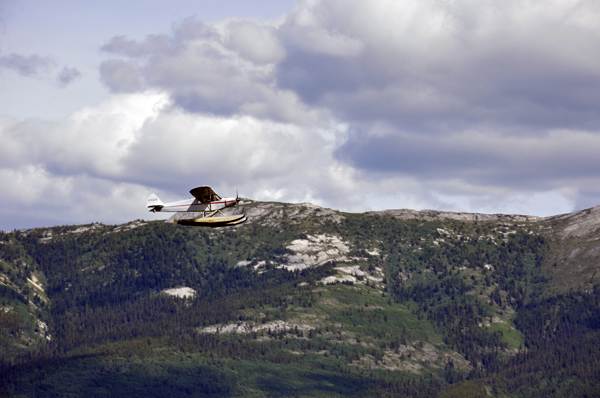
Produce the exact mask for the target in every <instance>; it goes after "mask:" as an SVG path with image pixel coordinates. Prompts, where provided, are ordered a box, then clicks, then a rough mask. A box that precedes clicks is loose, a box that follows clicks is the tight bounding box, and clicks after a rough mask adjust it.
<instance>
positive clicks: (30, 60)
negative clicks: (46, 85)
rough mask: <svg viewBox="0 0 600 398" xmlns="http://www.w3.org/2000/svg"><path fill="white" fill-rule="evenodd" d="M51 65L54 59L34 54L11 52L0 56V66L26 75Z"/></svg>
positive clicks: (37, 72)
mask: <svg viewBox="0 0 600 398" xmlns="http://www.w3.org/2000/svg"><path fill="white" fill-rule="evenodd" d="M53 65H54V61H52V59H51V58H48V57H42V56H39V55H36V54H34V55H28V56H25V55H21V54H15V53H12V54H9V55H2V56H0V68H5V69H10V70H13V71H15V72H17V73H18V74H20V75H22V76H26V77H33V76H36V75H38V74H39V73H40V72H46V71H47V70H48V69H49V68H50V67H51V66H53Z"/></svg>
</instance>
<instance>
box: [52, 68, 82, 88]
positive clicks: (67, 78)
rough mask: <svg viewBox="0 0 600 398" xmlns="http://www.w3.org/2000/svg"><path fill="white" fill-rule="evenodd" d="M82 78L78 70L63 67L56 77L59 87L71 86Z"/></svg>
mask: <svg viewBox="0 0 600 398" xmlns="http://www.w3.org/2000/svg"><path fill="white" fill-rule="evenodd" d="M80 77H81V72H80V71H79V69H77V68H68V67H66V66H65V67H63V68H62V69H61V71H60V72H58V75H57V76H56V81H57V83H58V85H59V87H66V86H68V85H69V84H71V83H72V82H73V81H74V80H76V79H78V78H80Z"/></svg>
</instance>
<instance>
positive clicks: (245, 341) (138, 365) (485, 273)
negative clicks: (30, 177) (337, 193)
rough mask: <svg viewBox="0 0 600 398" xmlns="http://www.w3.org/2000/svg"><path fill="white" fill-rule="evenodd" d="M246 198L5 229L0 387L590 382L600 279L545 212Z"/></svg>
mask: <svg viewBox="0 0 600 398" xmlns="http://www.w3.org/2000/svg"><path fill="white" fill-rule="evenodd" d="M249 209H250V211H252V210H253V209H258V210H261V209H262V210H267V211H264V212H262V213H260V214H262V215H261V216H257V217H255V218H254V219H252V218H251V219H250V221H248V222H247V223H245V224H243V225H241V226H239V227H236V228H222V229H214V230H211V229H199V228H185V227H181V226H177V225H173V224H167V223H164V222H149V223H144V222H141V221H135V222H132V223H129V224H125V225H121V226H107V225H101V224H92V225H87V226H77V227H68V226H63V227H54V228H40V229H32V230H27V231H15V232H12V233H2V234H0V266H1V267H2V268H1V274H2V283H1V284H0V307H1V308H2V310H1V311H0V357H1V360H0V396H1V395H5V396H40V397H46V396H48V397H50V396H52V397H54V396H92V397H94V396H131V397H135V396H150V397H151V396H408V397H421V396H422V397H431V396H436V395H438V394H439V396H440V397H454V396H461V397H468V396H473V397H479V396H488V395H491V396H551V397H560V396H584V395H585V394H587V395H589V396H592V395H594V394H598V393H599V392H600V390H599V389H598V387H597V386H598V385H599V384H600V383H599V381H600V372H599V371H598V369H600V349H598V347H600V318H599V315H598V314H600V299H599V298H598V297H600V294H599V293H600V287H598V286H596V287H593V286H592V287H591V288H590V286H589V281H588V282H586V283H588V284H587V285H585V289H574V290H572V291H570V292H562V293H560V294H557V290H556V288H555V287H554V286H555V282H554V281H553V279H552V273H551V272H549V271H548V261H554V259H556V258H561V257H560V256H561V254H560V252H559V251H560V245H559V243H557V242H558V241H557V240H556V237H555V236H554V235H552V234H548V233H543V231H544V229H543V228H539V226H538V225H537V224H532V223H526V222H506V221H488V222H461V221H452V220H433V221H425V220H422V219H409V220H399V219H395V218H392V217H384V216H382V215H379V214H344V213H334V212H331V211H327V210H323V209H314V208H309V207H303V206H293V205H283V204H275V203H269V204H261V203H254V204H253V205H251V206H250V207H249ZM334 216H335V217H334ZM323 237H325V238H323ZM333 238H335V239H333ZM328 239H329V240H328ZM294 241H295V242H301V243H302V244H298V245H297V247H306V248H307V249H306V250H307V251H306V252H302V253H300V252H295V251H294V250H300V249H294V247H296V246H292V242H294ZM334 241H335V242H338V243H331V242H334ZM327 242H329V243H327ZM303 245H304V246H303ZM311 245H312V246H311ZM328 245H329V246H328ZM336 245H337V246H336ZM569 245H572V242H571V241H569ZM570 247H571V246H569V248H570ZM311 250H312V251H311ZM302 256H304V257H302ZM311 256H312V257H311ZM319 256H321V257H322V260H319V261H320V262H319V263H315V264H314V265H313V266H311V267H309V268H303V267H296V266H295V264H298V260H297V258H296V257H298V258H300V257H302V258H305V259H310V258H312V260H310V261H317V259H319V258H321V257H319ZM549 259H550V260H549ZM303 261H304V260H303ZM305 261H309V260H305ZM286 267H287V268H289V269H290V270H287V269H286ZM302 268H303V269H302ZM561 275H562V276H564V274H563V273H561ZM569 286H576V282H573V281H570V282H569ZM178 287H187V288H191V289H193V290H194V291H195V292H196V295H195V296H194V297H188V298H178V297H174V296H172V295H169V294H166V293H165V292H164V290H165V289H170V288H178Z"/></svg>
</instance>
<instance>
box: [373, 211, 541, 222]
mask: <svg viewBox="0 0 600 398" xmlns="http://www.w3.org/2000/svg"><path fill="white" fill-rule="evenodd" d="M367 214H380V215H384V216H392V217H394V218H397V219H400V220H423V221H436V220H456V221H535V220H539V219H540V217H536V216H525V215H519V214H482V213H460V212H459V213H455V212H451V211H438V210H410V209H397V210H382V211H372V212H369V213H367Z"/></svg>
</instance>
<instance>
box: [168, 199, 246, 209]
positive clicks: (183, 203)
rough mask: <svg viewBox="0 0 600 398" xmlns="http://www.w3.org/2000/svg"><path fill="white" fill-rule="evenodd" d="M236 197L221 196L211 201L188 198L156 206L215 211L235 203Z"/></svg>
mask: <svg viewBox="0 0 600 398" xmlns="http://www.w3.org/2000/svg"><path fill="white" fill-rule="evenodd" d="M235 203H236V200H235V198H221V199H219V200H216V201H214V202H210V203H200V202H198V200H197V199H186V200H180V201H177V202H171V203H165V204H164V205H163V207H162V208H158V207H156V211H160V212H162V211H186V212H192V211H194V212H198V211H213V210H220V209H224V208H226V207H231V206H233V205H235Z"/></svg>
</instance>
